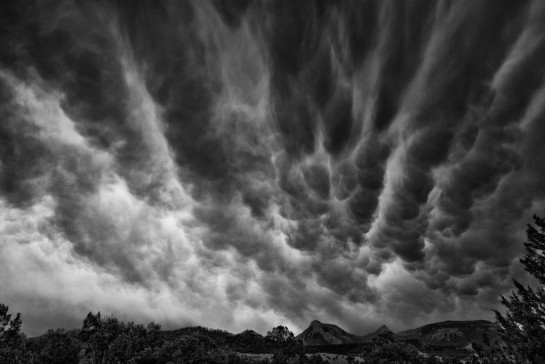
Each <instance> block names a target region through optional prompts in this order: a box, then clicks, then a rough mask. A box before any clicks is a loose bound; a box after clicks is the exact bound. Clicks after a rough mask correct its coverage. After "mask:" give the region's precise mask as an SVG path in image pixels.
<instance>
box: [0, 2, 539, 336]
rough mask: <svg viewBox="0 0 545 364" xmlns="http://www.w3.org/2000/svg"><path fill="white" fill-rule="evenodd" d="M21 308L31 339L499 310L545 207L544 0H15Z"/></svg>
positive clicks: (12, 67) (16, 241)
mask: <svg viewBox="0 0 545 364" xmlns="http://www.w3.org/2000/svg"><path fill="white" fill-rule="evenodd" d="M1 8H2V9H1V10H2V11H1V12H0V14H1V15H0V17H1V21H0V24H1V25H0V26H1V27H2V28H1V29H0V42H1V44H2V47H1V50H0V115H1V122H0V243H1V244H0V275H1V276H2V277H3V279H2V280H1V282H0V301H1V302H3V303H6V304H8V305H10V307H11V308H12V309H13V310H15V311H21V312H22V314H23V322H24V324H25V330H26V332H28V333H30V334H39V333H41V332H43V331H44V330H45V329H47V328H50V327H54V326H78V325H79V322H80V320H81V319H82V318H83V317H84V315H85V314H86V313H87V312H88V311H90V310H93V311H97V310H101V311H102V312H104V313H114V314H115V315H116V316H118V317H121V318H123V319H132V320H136V321H146V320H148V321H149V320H155V321H159V322H161V323H162V324H163V325H164V326H166V327H180V326H186V325H196V324H199V325H204V326H209V327H217V328H223V329H229V330H232V331H241V330H243V329H245V328H251V329H255V330H258V331H261V332H264V331H266V330H267V329H269V328H270V327H272V326H275V325H278V324H285V325H288V326H289V327H290V328H291V329H292V330H294V331H298V330H300V329H303V328H304V327H305V326H306V324H307V323H308V322H310V321H311V320H312V319H315V318H318V319H320V320H321V321H325V322H332V323H335V324H338V325H340V326H342V327H344V328H346V329H348V330H350V331H353V332H355V333H366V332H367V331H370V330H371V329H373V328H375V327H376V326H379V325H381V324H383V323H385V324H387V325H388V326H389V327H391V328H393V329H403V328H408V327H410V326H413V325H417V324H424V323H427V322H430V321H434V320H440V319H475V318H491V317H492V314H491V309H494V308H497V307H498V297H499V295H501V294H505V293H506V292H508V291H509V289H510V288H511V279H512V278H513V277H516V278H517V279H520V280H522V281H525V280H527V279H528V277H526V276H525V275H524V272H523V271H522V270H521V267H520V265H519V264H518V262H517V257H519V256H520V255H521V253H522V250H523V246H522V241H523V240H524V226H525V224H526V223H527V222H528V221H529V220H530V217H531V215H532V214H534V213H538V214H539V213H540V212H542V211H543V209H544V205H545V203H544V202H545V172H544V171H545V169H543V166H544V165H545V148H543V139H544V138H545V126H544V123H543V119H544V118H545V84H544V80H545V3H543V2H542V1H539V0H534V1H498V0H488V1H485V0H479V1H475V0H465V1H463V0H461V1H456V2H452V1H419V0H417V1H410V2H408V1H407V2H398V1H342V2H341V1H339V2H336V1H287V0H286V1H243V0H241V1H230V0H225V1H221V0H219V1H153V2H151V1H148V2H146V1H91V2H81V1H25V2H19V1H11V2H9V1H8V2H4V3H3V5H1Z"/></svg>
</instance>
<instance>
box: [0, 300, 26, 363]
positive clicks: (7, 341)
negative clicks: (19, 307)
mask: <svg viewBox="0 0 545 364" xmlns="http://www.w3.org/2000/svg"><path fill="white" fill-rule="evenodd" d="M8 310H9V307H8V306H6V305H4V304H1V303H0V362H1V363H16V362H19V361H21V357H22V356H23V355H24V342H25V336H24V335H23V334H22V333H21V324H22V321H21V314H19V313H17V314H16V315H15V317H13V318H12V314H10V313H8Z"/></svg>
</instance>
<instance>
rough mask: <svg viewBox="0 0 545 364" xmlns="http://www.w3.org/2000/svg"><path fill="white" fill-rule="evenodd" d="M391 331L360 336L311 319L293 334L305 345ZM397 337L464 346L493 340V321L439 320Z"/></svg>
mask: <svg viewBox="0 0 545 364" xmlns="http://www.w3.org/2000/svg"><path fill="white" fill-rule="evenodd" d="M387 332H391V330H390V329H389V328H388V327H386V326H385V325H383V326H381V327H379V328H378V329H377V330H375V331H373V332H371V333H369V334H367V335H363V336H358V335H354V334H351V333H349V332H346V331H344V330H343V329H341V328H340V327H338V326H336V325H332V324H325V323H322V322H320V321H317V320H314V321H312V322H311V323H310V325H309V327H308V328H307V329H306V330H305V331H303V332H302V333H300V334H299V335H297V336H296V337H295V338H296V339H297V340H299V341H301V342H302V343H303V345H305V346H325V345H341V344H358V343H366V342H371V341H372V340H373V339H375V338H377V337H378V336H379V335H380V334H382V333H387ZM394 337H395V338H396V339H398V340H403V341H405V340H407V341H420V342H422V343H425V344H429V345H434V346H456V347H465V346H467V345H469V344H470V343H472V342H477V343H482V342H484V340H485V337H486V338H487V340H489V341H490V342H493V341H494V340H496V337H497V336H496V333H495V324H494V323H492V322H490V321H486V320H476V321H443V322H436V323H433V324H429V325H424V326H421V327H418V328H416V329H411V330H405V331H401V332H398V333H396V334H394Z"/></svg>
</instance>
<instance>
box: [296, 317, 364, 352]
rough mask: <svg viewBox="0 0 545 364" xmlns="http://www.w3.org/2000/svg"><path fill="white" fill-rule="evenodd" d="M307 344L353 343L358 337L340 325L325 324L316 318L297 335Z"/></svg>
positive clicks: (298, 338)
mask: <svg viewBox="0 0 545 364" xmlns="http://www.w3.org/2000/svg"><path fill="white" fill-rule="evenodd" d="M295 339H296V340H298V341H301V342H302V343H303V345H305V346H317V345H340V344H353V343H355V342H357V339H358V337H357V336H356V335H353V334H350V333H348V332H346V331H344V330H343V329H341V328H340V327H339V326H336V325H332V324H324V323H321V322H320V321H317V320H314V321H312V322H311V323H310V326H309V327H308V328H307V329H306V330H305V331H303V332H302V333H300V334H299V335H297V336H296V337H295Z"/></svg>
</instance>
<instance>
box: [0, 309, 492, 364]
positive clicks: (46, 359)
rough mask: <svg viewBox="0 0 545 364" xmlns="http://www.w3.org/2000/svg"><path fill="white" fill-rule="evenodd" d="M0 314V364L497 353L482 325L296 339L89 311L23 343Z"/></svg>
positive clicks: (320, 330) (327, 332)
mask: <svg viewBox="0 0 545 364" xmlns="http://www.w3.org/2000/svg"><path fill="white" fill-rule="evenodd" d="M2 308H3V311H5V312H3V319H4V320H3V322H4V323H5V325H3V326H2V331H1V332H0V339H1V340H0V362H1V363H85V364H87V363H89V364H91V363H93V364H94V363H139V364H144V363H146V364H147V363H150V364H151V363H153V364H159V363H161V364H163V363H164V364H167V363H212V364H213V363H218V364H223V363H225V364H236V363H439V362H443V363H445V362H446V363H462V362H463V363H488V362H492V361H491V360H489V358H492V357H493V356H494V355H493V354H494V350H499V349H495V348H497V346H495V344H496V343H497V335H496V331H495V324H493V323H491V322H488V321H484V320H479V321H445V322H439V323H433V324H430V325H425V326H422V327H418V328H415V329H412V330H407V331H402V332H399V333H393V332H391V331H390V330H389V329H388V328H387V327H386V326H382V327H380V328H379V329H377V330H376V331H374V332H371V333H369V334H367V335H363V336H358V335H354V334H351V333H348V332H346V331H344V330H343V329H341V328H340V327H338V326H335V325H331V324H324V323H321V322H319V321H313V322H312V323H311V324H310V325H309V327H308V328H307V329H306V330H304V331H303V332H302V333H300V334H299V335H297V336H294V335H293V333H292V332H291V331H289V329H288V328H287V327H285V326H278V327H275V328H273V329H272V330H271V331H269V332H268V333H267V335H265V336H263V335H260V334H258V333H256V332H255V331H252V330H246V331H243V332H241V333H238V334H233V333H230V332H227V331H223V330H215V329H210V328H206V327H187V328H182V329H178V330H171V331H166V330H162V329H161V327H160V325H157V324H154V323H150V324H148V325H147V326H144V325H142V324H135V323H133V322H123V321H120V320H118V319H117V318H115V317H113V316H108V317H102V316H101V314H100V313H97V314H93V313H89V314H88V315H87V317H86V318H85V319H84V320H83V325H82V327H81V328H79V329H73V330H70V331H66V330H64V329H56V330H49V331H48V332H47V333H46V334H44V335H42V336H39V337H33V338H26V337H25V336H24V335H23V334H21V333H20V326H21V319H20V317H19V315H17V316H16V317H15V318H12V315H10V314H8V313H7V307H6V306H4V305H2ZM495 363H498V361H497V360H496V361H495Z"/></svg>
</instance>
